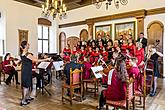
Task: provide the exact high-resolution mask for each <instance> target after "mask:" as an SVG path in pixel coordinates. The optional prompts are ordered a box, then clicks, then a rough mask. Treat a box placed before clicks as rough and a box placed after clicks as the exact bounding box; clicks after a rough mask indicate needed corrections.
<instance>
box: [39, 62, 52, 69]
mask: <svg viewBox="0 0 165 110" xmlns="http://www.w3.org/2000/svg"><path fill="white" fill-rule="evenodd" d="M49 64H50V62H41V63H40V64H39V65H38V66H37V68H39V69H46V68H47V67H48V66H49Z"/></svg>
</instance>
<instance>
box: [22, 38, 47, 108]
mask: <svg viewBox="0 0 165 110" xmlns="http://www.w3.org/2000/svg"><path fill="white" fill-rule="evenodd" d="M29 46H30V45H29V43H28V42H27V41H22V43H21V46H20V56H21V60H22V69H21V73H22V75H21V76H22V77H21V81H22V82H21V83H22V88H23V91H22V100H21V103H20V105H21V106H22V105H27V104H29V103H30V101H31V100H33V98H31V97H30V88H31V85H32V62H37V63H38V62H42V61H47V60H50V58H47V59H42V60H38V59H37V58H36V57H34V56H33V55H32V54H31V53H29V52H28V50H29Z"/></svg>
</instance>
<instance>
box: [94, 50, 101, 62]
mask: <svg viewBox="0 0 165 110" xmlns="http://www.w3.org/2000/svg"><path fill="white" fill-rule="evenodd" d="M99 55H100V52H95V53H94V62H97V61H98V59H99Z"/></svg>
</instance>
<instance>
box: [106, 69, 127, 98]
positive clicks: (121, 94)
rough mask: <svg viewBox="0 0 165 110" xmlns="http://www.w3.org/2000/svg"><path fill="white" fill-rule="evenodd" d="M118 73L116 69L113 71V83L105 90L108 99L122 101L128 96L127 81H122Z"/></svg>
mask: <svg viewBox="0 0 165 110" xmlns="http://www.w3.org/2000/svg"><path fill="white" fill-rule="evenodd" d="M117 74H118V73H117V71H116V70H114V71H113V72H112V77H111V84H110V85H108V88H107V89H106V90H104V91H103V94H104V97H106V99H107V100H114V101H120V100H124V99H125V98H126V83H125V82H122V80H121V79H119V77H118V75H117Z"/></svg>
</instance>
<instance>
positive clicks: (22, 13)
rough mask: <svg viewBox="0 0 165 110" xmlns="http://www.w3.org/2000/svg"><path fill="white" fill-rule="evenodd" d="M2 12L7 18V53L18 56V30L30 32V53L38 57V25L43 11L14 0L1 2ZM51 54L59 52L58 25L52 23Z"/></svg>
mask: <svg viewBox="0 0 165 110" xmlns="http://www.w3.org/2000/svg"><path fill="white" fill-rule="evenodd" d="M0 10H2V11H3V12H4V13H3V14H2V16H5V17H6V21H5V22H6V27H5V28H6V32H5V38H6V52H11V53H12V54H13V55H14V56H18V49H19V46H18V43H19V37H18V29H22V30H29V38H28V39H29V43H30V51H31V52H32V53H34V54H35V55H37V52H38V36H37V25H38V18H39V17H41V9H40V8H38V7H34V6H30V5H26V4H23V3H19V2H16V1H13V0H0ZM52 22H53V23H52V24H53V26H52V27H51V28H50V31H51V36H53V37H51V39H50V40H51V42H50V52H57V45H56V42H57V41H56V36H57V23H56V22H55V21H52Z"/></svg>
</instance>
